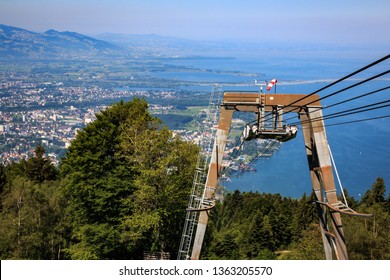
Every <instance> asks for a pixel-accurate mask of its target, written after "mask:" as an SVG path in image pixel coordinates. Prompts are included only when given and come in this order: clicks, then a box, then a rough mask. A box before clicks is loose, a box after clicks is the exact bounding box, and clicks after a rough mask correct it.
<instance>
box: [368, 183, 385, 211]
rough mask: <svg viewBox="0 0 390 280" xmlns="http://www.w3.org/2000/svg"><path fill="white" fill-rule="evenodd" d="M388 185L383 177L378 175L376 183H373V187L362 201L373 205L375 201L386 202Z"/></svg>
mask: <svg viewBox="0 0 390 280" xmlns="http://www.w3.org/2000/svg"><path fill="white" fill-rule="evenodd" d="M385 193H386V186H385V182H384V180H383V178H380V177H378V178H377V179H376V181H375V183H373V184H372V186H371V189H370V190H368V191H367V192H366V193H365V194H364V196H363V198H362V203H363V204H365V205H367V206H371V205H373V204H375V203H383V202H385Z"/></svg>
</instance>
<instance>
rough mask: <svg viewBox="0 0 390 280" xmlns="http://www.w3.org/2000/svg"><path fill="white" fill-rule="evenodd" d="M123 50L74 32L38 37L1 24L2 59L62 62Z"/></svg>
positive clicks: (47, 34) (51, 32)
mask: <svg viewBox="0 0 390 280" xmlns="http://www.w3.org/2000/svg"><path fill="white" fill-rule="evenodd" d="M120 53H121V48H120V47H118V46H116V45H114V44H111V43H108V42H105V41H102V40H98V39H95V38H92V37H88V36H85V35H82V34H78V33H75V32H68V31H65V32H59V31H56V30H52V29H51V30H48V31H46V32H45V33H43V34H42V33H36V32H32V31H29V30H25V29H21V28H18V27H13V26H7V25H3V24H0V57H3V58H7V57H8V58H15V57H22V58H57V57H58V58H59V57H70V58H72V57H88V56H96V55H108V54H109V55H112V54H120Z"/></svg>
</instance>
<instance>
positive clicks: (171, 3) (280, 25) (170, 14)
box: [0, 0, 390, 46]
mask: <svg viewBox="0 0 390 280" xmlns="http://www.w3.org/2000/svg"><path fill="white" fill-rule="evenodd" d="M0 23H3V24H6V25H12V26H17V27H21V28H25V29H29V30H33V31H38V32H43V31H46V30H48V29H51V28H53V29H56V30H59V31H66V30H68V31H75V32H79V33H84V34H89V35H93V34H100V33H105V32H112V33H128V34H149V33H154V34H159V35H169V36H176V37H183V38H189V39H207V40H221V39H229V40H235V39H240V40H250V41H264V40H265V41H277V42H279V41H282V42H294V43H295V42H303V43H307V42H311V43H317V42H324V43H335V44H348V43H352V44H378V43H379V44H388V45H389V46H390V1H389V0H317V1H315V0H306V1H303V0H269V1H262V0H234V1H233V0H193V1H190V0H167V1H163V0H138V1H136V0H0Z"/></svg>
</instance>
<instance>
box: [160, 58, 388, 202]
mask: <svg viewBox="0 0 390 280" xmlns="http://www.w3.org/2000/svg"><path fill="white" fill-rule="evenodd" d="M248 56H249V55H248V54H246V55H242V56H241V57H240V56H237V57H235V58H226V59H223V58H218V59H213V58H212V57H211V58H208V59H200V60H195V59H194V60H192V59H183V60H180V59H172V60H169V62H168V63H171V64H174V65H180V66H186V67H190V68H191V67H192V68H193V69H194V70H193V71H191V70H190V71H187V72H185V73H183V72H172V73H169V72H168V73H166V72H161V73H158V74H157V75H159V77H162V78H168V79H177V80H184V81H187V82H188V83H193V82H198V83H202V86H203V87H206V88H207V84H209V90H210V91H211V86H212V84H214V83H219V84H221V85H222V88H223V90H228V91H231V90H232V91H234V90H251V91H256V90H258V87H257V86H255V85H254V79H255V78H256V79H258V80H259V81H265V80H270V79H273V78H276V79H278V83H277V92H278V93H306V94H308V93H312V92H314V91H316V90H317V89H319V88H321V87H324V86H325V85H327V84H329V83H330V82H331V81H334V80H337V79H338V78H341V77H343V76H345V75H347V74H349V73H351V72H353V71H355V70H357V69H359V68H361V67H363V66H365V65H366V64H369V63H371V62H372V61H374V60H376V59H379V58H380V56H377V57H373V55H372V57H366V58H365V57H359V58H355V59H354V58H353V57H351V56H346V57H345V58H343V57H340V54H338V55H337V56H335V57H332V56H331V55H330V54H329V53H328V56H327V57H323V56H321V57H319V58H318V59H316V58H315V56H314V55H313V54H312V53H311V54H310V56H306V57H305V55H302V54H301V55H300V56H298V57H291V56H290V57H289V56H288V55H286V54H284V56H283V57H278V56H271V57H261V56H258V57H248ZM388 69H390V66H389V63H388V62H386V63H384V64H380V65H379V66H376V67H373V68H372V69H370V70H368V71H365V72H364V73H362V74H359V75H357V76H356V77H354V79H351V80H348V81H346V82H343V83H341V84H339V85H337V86H335V87H332V88H330V89H328V90H325V91H323V92H320V93H319V95H320V96H321V97H324V96H326V95H327V94H330V93H333V92H335V91H336V90H339V89H342V88H345V87H347V86H351V85H353V84H354V83H356V82H358V81H360V80H361V79H365V78H367V77H370V76H371V75H374V74H377V73H380V72H383V71H384V70H388ZM199 70H202V71H199ZM235 83H236V84H235ZM389 85H390V80H389V76H388V75H387V76H384V77H383V78H382V79H379V80H375V81H372V82H369V83H366V84H364V85H361V86H358V87H355V88H353V89H351V90H348V91H345V92H343V93H340V94H337V95H335V96H334V97H331V98H328V99H326V100H324V101H323V105H325V106H329V105H332V104H334V103H336V102H340V101H342V100H346V99H349V98H352V97H355V96H358V95H361V94H364V93H367V92H370V91H373V90H376V89H380V88H383V87H385V86H389ZM272 92H273V90H272ZM387 96H389V90H386V91H382V92H379V93H376V94H373V95H370V96H369V97H365V98H362V99H357V100H355V101H353V102H349V103H345V104H343V105H339V106H335V107H332V108H329V109H324V111H323V113H324V115H327V114H331V113H335V112H339V111H342V110H348V109H351V108H355V107H359V106H364V105H366V104H370V103H374V102H380V101H383V100H387V99H388V97H387ZM389 114H390V109H389V108H383V109H380V110H375V111H368V112H364V113H359V114H355V115H349V116H345V117H341V118H336V119H332V120H326V121H325V124H326V125H331V124H336V123H340V122H346V121H351V120H359V119H364V118H369V117H375V116H383V115H389ZM287 117H290V116H286V117H285V119H286V118H287ZM326 132H327V137H328V142H329V144H330V147H331V149H332V152H333V155H334V158H335V161H336V165H337V168H338V171H339V175H340V179H341V181H342V184H343V186H344V188H346V189H347V190H348V192H349V194H350V195H351V196H354V197H355V198H356V199H359V198H360V197H361V196H362V195H364V193H365V192H366V191H367V190H368V189H370V188H371V185H372V184H373V183H374V182H375V180H376V178H377V177H382V178H384V180H385V183H387V184H390V156H389V155H390V145H389V144H390V118H386V119H379V120H375V121H366V122H359V123H354V124H348V125H337V126H329V127H326ZM298 133H299V135H298V136H297V138H296V139H293V140H291V141H289V142H285V143H283V144H282V146H281V148H280V149H279V150H278V151H277V152H276V153H275V154H274V155H273V156H272V157H271V158H267V159H262V160H259V161H258V162H257V163H256V166H255V168H256V169H257V172H256V173H245V174H244V175H241V176H239V177H232V178H231V182H228V183H226V182H224V186H225V187H226V188H227V189H228V190H231V191H232V190H235V189H239V190H241V191H259V192H266V193H280V194H282V195H284V196H290V197H294V198H298V197H301V196H302V194H303V193H306V194H310V193H311V181H310V176H309V170H308V163H307V159H306V154H305V149H304V144H303V137H302V134H301V132H300V131H299V132H298Z"/></svg>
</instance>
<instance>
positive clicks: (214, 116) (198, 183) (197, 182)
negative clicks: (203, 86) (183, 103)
mask: <svg viewBox="0 0 390 280" xmlns="http://www.w3.org/2000/svg"><path fill="white" fill-rule="evenodd" d="M221 95H222V90H221V87H220V86H219V85H215V86H213V90H212V92H211V95H210V100H209V106H208V108H207V112H206V118H205V120H204V121H203V122H202V123H201V124H200V127H199V131H200V132H201V137H200V140H199V148H200V152H199V155H198V160H197V164H196V170H195V176H194V181H193V184H192V190H191V195H190V199H189V202H188V207H187V213H186V218H185V222H184V228H183V233H182V237H181V240H180V247H179V252H178V255H177V259H178V260H189V259H190V257H191V245H192V241H193V240H192V238H193V234H194V231H195V230H196V225H197V224H198V219H199V212H198V211H191V210H193V209H200V208H202V207H203V206H204V204H209V202H208V201H204V198H203V193H204V189H205V183H206V178H207V172H208V167H209V164H210V159H211V153H212V149H213V145H214V141H215V135H216V125H217V123H218V114H219V105H220V101H221Z"/></svg>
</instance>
